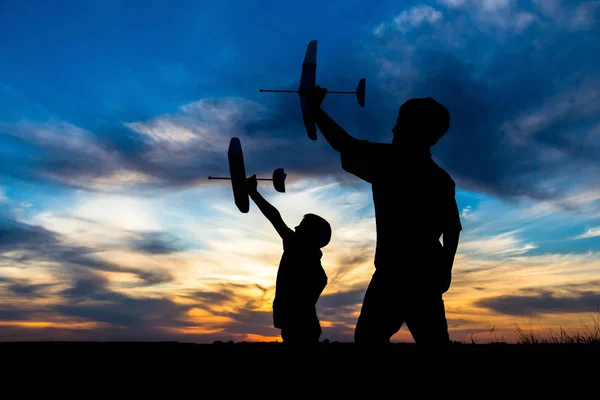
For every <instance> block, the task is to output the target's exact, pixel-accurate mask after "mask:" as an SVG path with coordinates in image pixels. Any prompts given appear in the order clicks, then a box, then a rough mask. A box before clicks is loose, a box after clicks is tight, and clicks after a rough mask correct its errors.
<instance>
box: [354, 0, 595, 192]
mask: <svg viewBox="0 0 600 400" xmlns="http://www.w3.org/2000/svg"><path fill="white" fill-rule="evenodd" d="M454 6H456V7H457V8H453V7H448V8H444V9H443V12H444V13H445V15H444V16H445V17H446V14H448V15H447V18H444V19H443V20H442V21H440V23H438V24H433V25H431V24H429V25H426V26H423V30H419V31H411V32H408V33H406V34H405V35H402V36H398V35H396V34H394V33H393V32H391V31H388V30H385V31H383V32H381V34H380V36H379V37H377V38H374V40H373V42H372V43H371V42H369V43H370V44H369V45H370V46H371V48H370V50H369V53H370V54H373V55H375V60H376V61H374V62H373V65H377V66H378V73H379V81H378V84H380V85H381V87H382V88H384V89H385V91H386V92H387V93H389V98H390V99H396V100H395V103H396V104H400V103H401V102H402V101H404V100H405V99H408V98H410V97H423V96H432V97H434V98H436V99H437V100H438V101H440V102H441V103H442V104H444V105H446V106H447V108H448V109H449V111H450V115H451V123H450V130H449V131H448V133H447V135H446V136H445V137H444V138H442V140H441V141H440V142H439V144H438V145H436V147H435V148H434V149H433V150H432V152H433V154H434V157H435V158H436V160H437V161H438V162H439V163H440V164H441V165H442V166H443V167H444V168H446V169H447V170H448V171H449V172H450V173H451V175H452V176H453V178H455V180H456V181H457V184H458V186H459V187H460V188H462V189H466V190H470V191H474V192H480V193H481V192H484V193H488V194H491V195H494V196H500V197H503V198H505V199H523V198H531V199H535V200H547V199H560V198H561V197H564V196H569V195H572V194H575V193H577V192H579V191H581V187H583V186H586V185H588V188H589V186H591V187H596V186H597V180H595V179H594V178H593V177H594V176H596V175H597V173H598V168H599V166H598V163H597V161H596V158H595V157H594V154H596V153H597V150H598V148H599V147H600V140H599V139H600V137H598V135H594V134H593V132H594V131H595V127H596V126H597V125H598V123H599V122H600V121H599V120H598V116H597V115H598V113H597V111H598V107H597V104H599V103H600V102H599V101H598V99H597V95H598V93H599V91H598V79H599V78H600V75H598V71H597V68H596V67H595V65H596V64H594V62H591V61H590V59H589V57H588V56H585V57H584V56H583V53H579V52H578V53H576V54H574V55H572V56H571V57H569V59H567V58H564V57H561V56H559V54H564V53H561V50H560V49H561V48H563V46H564V45H565V43H569V47H570V48H572V47H573V46H575V47H577V48H580V49H590V50H591V49H592V47H595V44H594V43H597V40H598V39H597V36H594V35H593V34H592V33H591V32H588V31H586V30H581V31H577V32H566V31H564V30H563V29H562V28H561V27H560V26H558V25H553V24H550V25H544V24H538V23H537V22H538V19H539V16H537V15H536V14H535V13H533V11H532V10H528V9H527V8H524V7H523V8H522V7H520V6H517V4H516V2H511V1H503V2H477V3H475V2H465V3H464V4H462V3H461V4H458V3H456V4H454ZM458 6H460V7H458ZM534 21H535V22H536V23H535V24H534V23H533V22H534ZM525 28H527V29H525ZM365 46H366V45H365ZM592 53H593V52H592ZM594 54H595V53H594ZM592 58H593V57H592ZM597 61H598V60H596V62H597ZM550 64H552V65H554V67H553V69H549V68H547V66H548V65H550ZM515 66H519V68H515ZM371 87H372V86H371ZM386 98H388V97H387V96H386ZM384 110H385V112H387V113H389V115H395V113H396V110H393V109H391V108H387V107H386V106H384V107H383V108H380V109H379V110H378V111H379V112H380V113H381V114H383V112H384ZM559 188H560V189H559Z"/></svg>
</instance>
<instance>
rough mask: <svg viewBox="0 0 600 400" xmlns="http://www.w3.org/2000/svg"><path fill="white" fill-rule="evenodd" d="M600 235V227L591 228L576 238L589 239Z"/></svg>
mask: <svg viewBox="0 0 600 400" xmlns="http://www.w3.org/2000/svg"><path fill="white" fill-rule="evenodd" d="M598 236H600V227H595V228H590V229H588V230H587V231H585V232H584V233H582V234H581V235H579V236H577V237H576V239H588V238H593V237H598Z"/></svg>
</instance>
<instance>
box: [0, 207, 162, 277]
mask: <svg viewBox="0 0 600 400" xmlns="http://www.w3.org/2000/svg"><path fill="white" fill-rule="evenodd" d="M102 251H103V249H102V248H91V247H85V246H77V245H70V244H68V243H66V241H65V238H64V237H61V236H60V235H59V234H56V233H55V232H52V231H50V230H48V229H46V228H43V227H40V226H35V225H29V224H27V223H23V222H20V221H16V220H13V219H8V218H0V255H2V256H3V258H4V260H3V261H2V262H3V264H5V265H9V266H13V265H24V266H27V265H31V264H35V263H37V262H40V261H44V262H51V263H56V264H57V265H59V266H61V268H67V269H68V268H72V269H73V270H75V271H77V270H99V271H109V272H127V273H133V274H135V275H137V276H138V277H139V278H140V279H141V280H142V284H143V285H155V284H159V283H165V282H169V281H171V280H172V279H173V278H172V276H171V274H170V273H169V272H166V271H161V270H151V269H141V270H140V269H136V268H128V267H123V266H120V265H118V264H115V263H112V262H109V261H106V260H104V259H102V258H100V257H99V256H98V254H99V253H101V252H102Z"/></svg>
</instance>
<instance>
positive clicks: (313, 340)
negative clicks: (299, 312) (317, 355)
mask: <svg viewBox="0 0 600 400" xmlns="http://www.w3.org/2000/svg"><path fill="white" fill-rule="evenodd" d="M321 333H322V331H321V325H320V323H319V321H318V320H317V319H309V320H307V321H302V320H300V321H296V322H295V323H294V324H293V325H290V326H286V327H285V328H284V329H282V330H281V338H282V339H283V343H285V344H290V345H302V346H304V345H317V344H319V339H320V338H321Z"/></svg>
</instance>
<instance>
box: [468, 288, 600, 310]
mask: <svg viewBox="0 0 600 400" xmlns="http://www.w3.org/2000/svg"><path fill="white" fill-rule="evenodd" d="M475 305H476V306H478V307H484V308H488V309H490V310H492V311H494V312H497V313H500V314H506V315H512V316H534V317H535V316H540V315H547V314H565V313H587V314H593V313H596V312H598V309H599V307H600V292H598V288H596V290H595V291H580V292H576V291H573V293H572V294H569V295H560V294H555V293H553V292H552V291H546V290H539V291H536V292H535V293H534V294H523V295H503V296H498V297H492V298H487V299H483V300H479V301H477V302H476V303H475Z"/></svg>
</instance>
